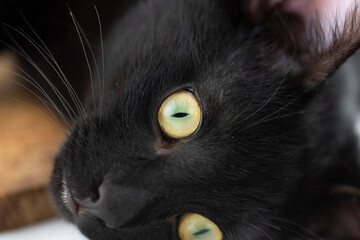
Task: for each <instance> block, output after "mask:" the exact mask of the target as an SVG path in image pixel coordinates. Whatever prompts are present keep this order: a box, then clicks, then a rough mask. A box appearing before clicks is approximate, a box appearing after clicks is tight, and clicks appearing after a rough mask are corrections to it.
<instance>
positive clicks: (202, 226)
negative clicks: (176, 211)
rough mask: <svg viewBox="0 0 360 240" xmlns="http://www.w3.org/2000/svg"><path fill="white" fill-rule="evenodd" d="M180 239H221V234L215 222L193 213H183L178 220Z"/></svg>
mask: <svg viewBox="0 0 360 240" xmlns="http://www.w3.org/2000/svg"><path fill="white" fill-rule="evenodd" d="M178 231H179V236H180V239H181V240H222V239H223V236H222V233H221V231H220V229H219V228H218V226H216V224H215V223H213V222H212V221H211V220H209V219H207V218H205V217H203V216H201V215H199V214H195V213H187V214H184V215H183V216H182V217H181V218H180V221H179V227H178Z"/></svg>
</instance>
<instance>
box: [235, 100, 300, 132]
mask: <svg viewBox="0 0 360 240" xmlns="http://www.w3.org/2000/svg"><path fill="white" fill-rule="evenodd" d="M302 95H303V94H301V95H299V96H297V97H296V98H294V99H293V100H291V101H290V102H289V103H287V104H286V105H284V106H282V107H281V108H279V109H277V110H276V111H274V112H272V113H270V114H269V115H267V116H265V117H263V118H261V119H259V120H258V121H256V122H255V123H253V124H251V125H249V126H247V127H245V128H243V129H241V130H240V131H239V133H241V132H243V131H245V130H247V129H249V128H251V127H254V126H256V125H259V124H261V123H264V120H266V119H268V118H270V117H271V116H273V115H275V114H277V113H279V112H281V111H282V110H284V109H285V108H287V107H289V106H290V105H291V104H293V103H294V102H295V101H297V100H298V99H299V98H300V97H301V96H302ZM302 113H303V111H300V112H298V113H296V114H302ZM272 120H274V119H272Z"/></svg>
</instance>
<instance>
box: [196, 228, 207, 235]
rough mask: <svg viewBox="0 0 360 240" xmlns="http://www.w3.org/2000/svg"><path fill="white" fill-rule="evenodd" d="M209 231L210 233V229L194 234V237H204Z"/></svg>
mask: <svg viewBox="0 0 360 240" xmlns="http://www.w3.org/2000/svg"><path fill="white" fill-rule="evenodd" d="M209 231H210V230H209V229H204V230H201V231H199V232H196V233H194V236H198V235H203V234H205V233H207V232H209Z"/></svg>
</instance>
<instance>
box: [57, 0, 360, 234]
mask: <svg viewBox="0 0 360 240" xmlns="http://www.w3.org/2000/svg"><path fill="white" fill-rule="evenodd" d="M233 4H235V5H233ZM234 6H236V7H237V9H236V11H234ZM243 6H244V5H242V4H239V2H236V1H216V0H196V1H191V0H183V1H179V0H149V1H145V2H140V3H137V5H135V6H134V7H133V8H131V10H130V11H129V12H128V13H127V14H126V15H125V16H124V17H121V18H118V19H116V20H112V21H109V22H110V23H111V24H110V23H109V27H108V29H111V31H110V32H109V34H108V35H107V37H106V39H105V57H106V64H105V69H104V75H105V78H104V80H105V83H104V85H105V88H104V89H103V91H102V86H101V84H100V85H97V86H95V89H94V90H95V96H90V97H89V100H88V103H87V105H86V114H85V116H82V115H81V114H79V115H80V116H79V118H78V120H77V121H76V122H75V123H74V125H73V127H72V129H71V132H70V136H69V137H68V139H67V141H66V143H65V144H64V146H63V147H62V149H61V151H60V153H59V154H58V156H57V158H56V162H55V168H54V172H53V175H52V180H51V193H52V196H53V199H54V202H55V203H56V205H57V208H58V210H59V211H60V212H61V213H62V215H63V216H65V217H66V218H67V219H68V220H69V221H72V222H74V223H75V224H76V225H77V226H78V227H79V228H80V230H81V231H82V232H83V233H84V234H85V235H86V236H87V237H89V238H90V239H94V240H95V239H96V240H103V239H104V240H105V239H107V240H112V239H125V240H132V239H134V240H135V239H152V240H154V239H177V238H178V237H177V232H176V231H177V229H176V225H174V217H178V216H180V215H181V214H184V213H199V214H201V215H203V216H205V217H207V218H209V219H211V220H212V221H213V222H215V223H216V224H217V225H218V226H219V228H220V229H221V230H222V232H223V234H224V239H226V240H237V239H239V240H240V239H249V240H255V239H268V238H273V239H298V238H303V239H317V236H316V235H315V234H318V235H319V236H320V237H324V238H328V239H339V238H344V239H345V238H346V237H353V236H356V237H360V235H359V233H357V234H358V235H351V236H350V235H349V236H346V235H341V234H343V233H341V234H340V235H339V234H338V233H336V231H332V230H331V228H330V226H331V225H330V224H329V229H328V228H326V227H325V230H328V231H325V232H324V231H323V232H321V231H317V229H318V228H315V227H314V226H315V225H316V226H317V223H318V222H321V221H323V220H322V218H321V216H325V213H326V212H327V210H328V209H330V210H331V209H333V206H334V205H336V204H333V203H334V201H335V200H334V199H337V195H336V196H335V197H334V195H333V194H332V192H331V189H332V188H333V187H334V186H338V185H347V186H352V187H354V188H358V187H360V184H359V182H360V181H359V179H358V177H357V175H358V173H359V171H360V170H359V161H358V149H357V145H358V143H357V139H356V138H355V136H354V134H353V131H352V128H351V127H349V126H352V125H351V124H353V122H354V119H353V117H352V116H351V117H348V116H347V115H346V113H345V112H343V111H342V109H343V105H340V104H339V103H340V102H341V101H342V99H343V95H345V94H347V91H346V89H347V88H346V84H347V81H342V82H341V81H338V80H337V79H336V76H334V77H333V79H330V80H328V83H327V84H320V82H323V80H325V79H326V78H328V77H329V75H330V74H331V73H332V71H333V70H334V69H335V68H337V67H338V66H339V65H340V64H341V63H342V61H343V60H345V58H346V57H347V56H349V55H350V54H351V53H352V52H353V51H354V50H355V49H356V47H357V45H358V44H357V42H356V43H352V42H351V43H350V42H347V41H346V40H344V41H341V39H338V41H337V43H339V42H341V44H338V45H337V44H334V47H333V48H332V49H331V51H330V50H329V51H326V53H323V52H319V51H320V50H319V48H316V51H315V50H314V48H310V50H309V49H308V50H309V52H306V50H304V51H303V52H306V56H305V57H304V56H302V55H301V51H300V52H299V51H298V49H297V50H292V49H290V50H289V49H288V47H283V46H284V41H287V39H291V41H292V40H293V39H292V38H291V34H292V33H291V32H290V31H289V32H287V33H284V34H288V35H286V36H287V37H279V36H274V28H273V27H272V26H269V24H263V23H256V24H254V23H253V22H252V21H250V20H249V17H248V16H247V15H246V14H243V12H244V11H246V9H245V7H244V8H243ZM354 12H355V11H354ZM355 13H357V12H355ZM283 20H284V21H286V19H283ZM356 23H357V21H355V20H354V21H353V24H354V25H355V24H356ZM315 25H316V24H315ZM315 25H314V29H315V30H316V29H317V30H318V31H319V32H320V33H321V29H320V28H316V26H315ZM110 26H111V27H110ZM277 31H278V29H277ZM354 31H355V30H354ZM355 32H356V31H355ZM335 35H336V34H335ZM289 36H290V37H289ZM311 36H312V37H315V36H317V35H316V34H314V35H311ZM336 36H337V37H340V34H338V35H336ZM306 43H307V44H308V43H312V44H315V43H317V44H319V43H321V41H320V40H319V39H313V41H312V42H311V41H310V42H306ZM302 44H303V43H302ZM340 45H342V46H344V47H343V48H340V47H339V46H340ZM349 45H351V46H349ZM292 46H293V45H292ZM302 47H304V46H303V45H302ZM299 48H300V47H299ZM335 48H337V51H336V49H335ZM344 48H346V49H345V50H344ZM312 50H313V51H312ZM335 51H336V53H335ZM311 54H313V55H311ZM330 58H331V59H332V60H331V61H328V59H330ZM314 59H316V61H317V64H316V66H315V65H312V64H314V63H313V60H314ZM318 61H327V65H326V64H324V65H321V64H320V63H319V62H318ZM318 63H319V64H318ZM99 64H100V65H101V57H99ZM320 65H321V66H322V67H319V66H320ZM325 65H326V67H323V66H325ZM312 66H314V68H315V70H316V71H317V73H316V74H315V75H314V74H313V72H314V71H315V70H314V69H311V67H312ZM309 76H311V77H309ZM314 76H315V77H314ZM315 78H316V79H315ZM315 85H319V86H317V87H315ZM310 87H311V88H312V89H310ZM185 88H191V89H192V90H193V91H194V92H195V94H196V95H197V96H198V97H199V100H200V104H201V108H202V114H203V119H202V123H201V127H200V129H199V130H198V131H197V132H196V134H194V135H192V136H190V137H188V138H185V139H183V140H179V141H170V140H167V139H165V138H164V137H163V136H162V134H161V133H160V130H159V126H158V122H157V111H158V109H159V106H160V104H161V103H162V101H163V100H164V99H165V98H166V97H167V96H169V95H170V94H171V93H173V92H176V91H178V90H180V89H185ZM348 166H352V167H351V168H349V167H348ZM63 180H65V182H66V186H67V188H68V190H69V192H71V195H72V197H73V198H74V199H76V201H78V202H83V201H84V200H86V199H90V198H91V199H93V200H94V201H96V200H97V199H98V198H99V192H98V191H99V190H98V189H99V187H100V185H102V183H103V182H104V181H105V182H110V183H111V184H113V185H115V186H118V187H119V189H137V190H139V191H144V192H147V193H150V194H151V196H152V197H151V198H150V197H146V196H148V195H141V194H140V196H144V198H143V199H140V200H139V199H137V197H134V196H133V194H132V193H129V195H128V196H124V198H126V197H128V198H130V197H131V198H134V200H133V201H134V203H133V206H135V205H136V203H135V200H136V201H141V202H143V203H144V205H145V208H143V209H141V211H140V210H139V211H138V212H137V213H136V215H134V216H132V215H131V214H133V213H132V212H131V211H130V210H129V213H123V210H124V209H122V207H123V206H120V205H121V204H119V203H117V202H116V201H115V202H112V203H109V208H111V209H112V211H113V212H114V214H115V215H116V214H119V213H120V212H122V214H124V215H125V216H127V214H129V215H128V216H127V217H129V218H131V219H130V221H127V222H126V223H125V224H120V225H121V226H118V227H116V228H110V227H106V225H105V224H104V222H103V221H101V220H100V219H97V218H94V217H91V216H89V215H87V214H79V215H78V214H73V213H71V211H70V210H69V209H68V208H67V207H66V206H65V205H64V202H63V200H62V198H61V192H62V191H63V187H64V186H63ZM114 191H116V190H114ZM130 192H131V191H130ZM118 194H120V193H118ZM121 194H124V193H121ZM115 195H116V194H115ZM129 196H130V197H129ZM100 197H101V196H100ZM347 202H348V201H344V204H347ZM341 204H343V202H341ZM323 205H325V206H329V208H324V207H323ZM130 207H131V204H130ZM355 207H359V205H355ZM330 210H329V211H330ZM130 212H131V214H130ZM324 212H325V213H324ZM130 215H131V216H130ZM319 216H320V217H319ZM319 219H320V220H319ZM359 219H360V217H359V218H358V219H357V220H359ZM341 224H346V223H340V225H341ZM336 227H338V229H340V230H341V229H342V226H336ZM349 234H350V233H349ZM355 234H356V232H355ZM269 236H271V237H269Z"/></svg>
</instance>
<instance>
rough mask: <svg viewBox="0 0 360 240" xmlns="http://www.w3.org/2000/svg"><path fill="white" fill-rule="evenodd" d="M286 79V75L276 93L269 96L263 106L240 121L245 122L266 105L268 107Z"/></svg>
mask: <svg viewBox="0 0 360 240" xmlns="http://www.w3.org/2000/svg"><path fill="white" fill-rule="evenodd" d="M285 79H286V78H285V77H284V78H283V79H282V80H281V82H280V84H279V86H278V87H277V88H276V89H275V91H274V93H273V94H272V95H271V96H270V97H269V98H268V100H267V101H266V102H265V103H264V104H263V105H262V106H261V107H259V108H258V109H257V110H256V111H254V112H253V113H251V114H249V115H248V116H247V117H245V118H244V119H242V120H241V121H240V123H241V122H243V121H245V120H247V119H249V118H250V117H253V116H254V115H255V114H257V113H258V112H260V111H261V110H262V109H263V108H264V107H266V106H267V105H268V104H269V103H270V102H271V100H273V99H274V97H275V96H276V94H277V93H278V92H279V90H280V88H281V87H282V85H283V83H284V81H285Z"/></svg>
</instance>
